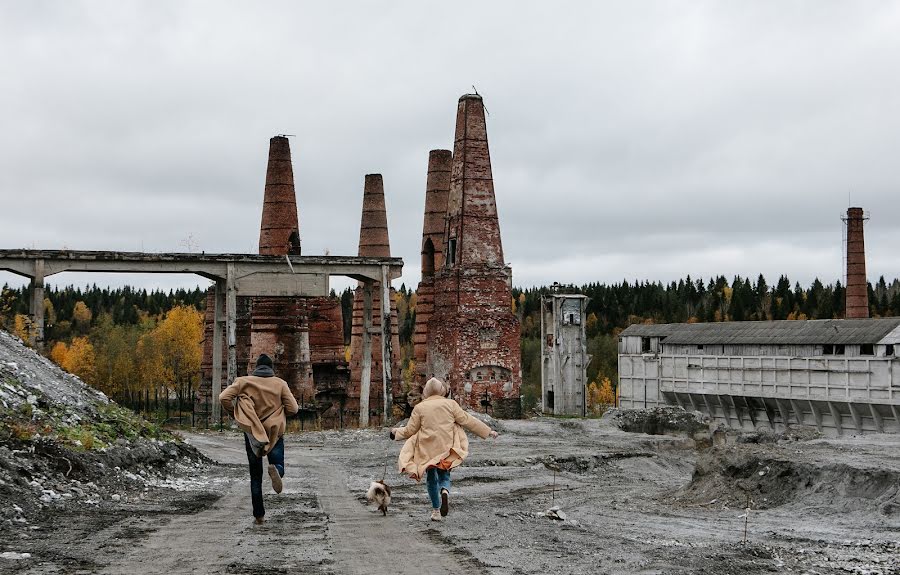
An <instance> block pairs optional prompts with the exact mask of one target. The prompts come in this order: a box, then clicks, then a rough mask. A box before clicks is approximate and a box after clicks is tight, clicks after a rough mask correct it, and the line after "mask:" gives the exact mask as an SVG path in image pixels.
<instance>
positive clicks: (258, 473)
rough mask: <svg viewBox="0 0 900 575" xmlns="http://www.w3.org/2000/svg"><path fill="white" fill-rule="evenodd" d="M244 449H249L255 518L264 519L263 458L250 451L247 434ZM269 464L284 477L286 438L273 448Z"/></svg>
mask: <svg viewBox="0 0 900 575" xmlns="http://www.w3.org/2000/svg"><path fill="white" fill-rule="evenodd" d="M244 447H245V448H246V449H247V462H248V463H249V464H250V499H251V500H252V501H253V516H254V517H262V516H264V515H265V514H266V508H265V506H263V495H262V476H263V466H262V457H257V456H256V454H255V453H253V450H252V449H250V440H249V439H247V434H246V433H245V434H244ZM266 457H267V458H268V459H269V463H271V464H272V465H274V466H275V469H277V470H278V475H280V476H282V477H284V438H283V437H281V438H279V439H278V442H277V443H276V444H275V446H274V447H273V448H272V451H270V452H269V454H268V455H267V456H266Z"/></svg>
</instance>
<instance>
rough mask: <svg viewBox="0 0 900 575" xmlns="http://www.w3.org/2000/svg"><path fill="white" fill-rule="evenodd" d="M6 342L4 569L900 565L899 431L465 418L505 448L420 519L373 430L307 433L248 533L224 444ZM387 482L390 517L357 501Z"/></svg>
mask: <svg viewBox="0 0 900 575" xmlns="http://www.w3.org/2000/svg"><path fill="white" fill-rule="evenodd" d="M4 337H7V338H8V336H5V335H4V334H0V390H2V391H0V406H2V409H3V410H4V411H3V419H2V430H3V431H2V432H3V433H5V434H6V435H4V436H3V441H2V445H0V481H2V482H0V574H7V573H10V574H11V573H17V574H18V573H23V574H37V573H66V574H91V573H114V574H115V573H119V574H121V573H148V574H153V573H159V574H163V573H166V574H168V573H192V574H193V573H197V574H203V573H228V574H264V573H312V574H325V573H334V574H343V573H351V574H352V573H422V572H435V573H491V574H493V573H498V574H545V573H548V574H549V573H573V574H579V573H584V574H588V573H590V574H593V573H640V574H664V573H665V574H667V573H707V574H748V573H773V572H775V573H778V572H780V573H798V574H804V573H805V574H838V573H840V574H846V573H857V574H869V575H876V574H878V575H887V574H896V573H900V491H898V489H900V487H898V486H900V436H897V435H867V436H860V437H843V438H839V439H826V438H822V437H819V436H818V434H817V433H815V432H813V431H810V430H807V429H797V430H789V432H788V433H783V434H768V433H749V434H743V435H735V434H731V433H725V432H724V431H723V430H721V429H711V428H710V426H709V422H708V421H706V420H704V419H703V417H702V416H701V415H700V414H693V413H688V412H684V411H682V410H679V409H677V408H663V409H661V410H654V411H650V412H633V411H617V410H613V411H611V412H609V413H608V414H607V415H605V416H604V417H603V418H602V419H568V418H566V419H563V418H560V419H557V418H543V417H537V418H533V419H529V420H502V421H497V420H494V419H493V418H491V417H489V416H484V415H479V417H483V418H484V419H485V420H486V421H487V422H488V424H489V425H491V426H492V427H494V428H495V429H497V430H498V431H499V432H500V434H501V435H500V437H499V438H498V439H496V440H480V439H478V438H472V439H471V442H470V443H471V444H470V450H471V455H470V457H469V458H468V459H467V461H466V462H465V464H464V465H463V466H462V467H460V468H459V469H456V470H454V472H453V487H452V490H451V513H450V515H449V516H448V517H447V518H446V520H444V521H442V522H431V521H430V520H429V508H430V505H429V503H428V499H427V496H426V493H425V487H424V485H422V484H417V483H415V482H414V481H412V480H410V479H408V478H406V477H402V476H400V475H399V474H398V473H397V471H396V458H397V454H398V453H399V451H400V448H401V443H400V442H391V441H389V440H388V438H387V430H386V429H378V430H376V429H371V430H345V431H308V432H305V433H297V434H291V435H289V436H288V437H287V438H286V455H287V476H286V478H285V490H284V492H283V493H282V494H280V495H275V494H274V493H272V490H271V487H269V486H268V485H267V483H268V480H267V478H265V482H264V491H265V500H266V506H267V516H266V518H267V521H266V523H265V524H264V525H262V526H255V525H253V524H252V518H251V513H250V498H249V488H248V480H247V471H246V456H245V453H244V446H243V442H242V438H241V435H240V434H239V433H237V432H235V431H233V430H227V431H223V432H204V433H190V432H184V433H183V434H182V435H183V439H179V438H177V437H175V436H173V435H170V434H167V433H165V432H163V431H161V430H158V429H156V428H153V427H152V426H148V424H146V423H145V422H143V421H142V420H139V419H137V418H135V417H134V416H133V415H130V414H129V413H128V412H125V411H124V410H120V409H119V408H118V407H116V406H115V405H113V404H111V403H109V402H108V401H107V400H106V399H105V398H104V397H102V396H101V395H100V394H97V392H94V391H92V390H90V389H88V388H85V387H84V386H83V384H81V383H80V382H78V381H77V380H76V379H75V378H72V377H71V376H68V375H66V374H64V373H63V372H61V371H59V370H58V369H57V368H55V367H54V366H52V364H50V363H49V362H46V360H43V359H41V358H40V357H39V356H36V355H35V354H32V353H31V352H29V351H27V350H24V348H22V349H19V348H18V347H16V346H13V345H12V343H14V342H11V341H6V340H4V339H3V338H4ZM23 350H24V351H23ZM10 364H14V365H12V366H11V365H10ZM67 394H68V395H67ZM79 402H80V403H79ZM26 404H27V405H28V406H30V407H23V406H25V405H26ZM65 406H75V407H65ZM107 428H110V429H107ZM76 442H77V443H76ZM87 444H89V445H87ZM382 477H385V479H386V481H387V482H388V484H389V485H390V486H391V487H392V489H393V501H392V503H391V505H390V508H389V511H388V514H387V516H382V515H381V513H379V512H377V511H376V510H375V509H374V506H371V505H368V504H367V503H366V502H365V500H364V493H365V491H366V489H367V488H368V485H369V482H370V481H372V480H374V479H380V478H382Z"/></svg>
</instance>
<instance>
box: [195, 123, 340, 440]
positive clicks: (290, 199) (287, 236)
mask: <svg viewBox="0 0 900 575" xmlns="http://www.w3.org/2000/svg"><path fill="white" fill-rule="evenodd" d="M300 249H301V248H300V226H299V220H298V217H297V199H296V193H295V189H294V172H293V168H292V165H291V150H290V144H289V142H288V139H287V138H286V137H283V136H275V137H273V138H272V139H271V140H270V141H269V160H268V166H267V169H266V183H265V195H264V200H263V210H262V220H261V224H260V233H259V253H260V254H261V255H276V256H284V255H288V254H291V255H300ZM213 297H214V296H213V294H212V290H211V291H210V294H209V295H207V305H206V320H205V339H204V347H203V360H202V363H201V388H200V395H201V397H202V398H203V400H202V401H201V403H202V404H204V405H207V404H208V402H209V401H211V400H213V399H214V398H210V397H209V395H210V388H211V385H210V382H211V379H212V364H213V362H212V337H211V336H212V330H213V325H214V300H213ZM236 323H237V328H236V332H237V337H236V343H237V346H236V347H237V363H238V374H245V373H248V372H249V371H252V369H253V362H254V361H255V358H256V357H257V356H258V355H259V354H260V353H266V354H268V355H270V356H271V357H272V359H273V361H274V362H275V370H276V372H277V373H278V375H279V376H280V377H282V378H283V379H285V380H286V381H287V382H288V385H289V386H290V388H291V391H292V392H293V393H294V395H295V396H296V397H297V400H298V402H299V403H300V406H301V415H306V416H307V417H321V419H322V421H323V422H325V423H326V424H327V425H340V424H341V423H343V419H342V418H343V408H344V405H345V403H346V392H347V385H348V382H349V375H350V371H349V367H348V365H347V361H346V359H345V356H344V333H343V322H342V318H341V306H340V301H338V300H337V299H336V298H332V297H253V298H249V297H239V298H237V322H236ZM227 383H230V382H226V385H227ZM200 409H201V411H209V410H208V409H204V408H203V407H201V408H200Z"/></svg>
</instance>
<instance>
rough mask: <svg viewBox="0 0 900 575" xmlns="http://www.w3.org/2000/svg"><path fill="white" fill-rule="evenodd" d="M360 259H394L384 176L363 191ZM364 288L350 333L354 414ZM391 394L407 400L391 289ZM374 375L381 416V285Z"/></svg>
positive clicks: (373, 396) (372, 391)
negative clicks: (403, 390) (402, 379)
mask: <svg viewBox="0 0 900 575" xmlns="http://www.w3.org/2000/svg"><path fill="white" fill-rule="evenodd" d="M359 255H360V256H361V257H365V256H369V257H385V258H388V257H391V243H390V239H389V238H388V227H387V210H386V209H385V203H384V181H383V180H382V177H381V174H368V175H366V178H365V185H364V187H363V205H362V217H361V219H360V226H359ZM363 305H364V303H363V287H362V285H360V286H358V287H357V288H356V290H355V291H354V293H353V318H352V324H351V325H352V331H351V332H350V386H349V388H348V390H347V399H348V407H349V409H350V411H353V410H356V412H357V413H358V410H359V398H360V384H361V381H362V334H363ZM390 314H391V358H389V361H390V362H391V382H392V385H391V393H392V396H393V397H394V398H395V400H396V399H399V400H403V399H405V397H403V396H404V395H405V394H403V393H402V392H401V383H402V382H401V381H400V337H399V330H398V326H397V305H396V303H395V300H394V290H393V288H392V289H391V309H390ZM372 332H373V335H372V371H371V377H370V378H369V382H370V387H369V409H370V411H372V412H375V413H376V414H380V413H381V412H382V411H383V408H384V401H383V389H382V382H383V381H384V378H383V377H382V363H381V362H382V356H381V335H380V334H381V284H380V282H376V283H375V284H374V286H373V288H372Z"/></svg>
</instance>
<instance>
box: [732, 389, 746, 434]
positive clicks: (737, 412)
mask: <svg viewBox="0 0 900 575" xmlns="http://www.w3.org/2000/svg"><path fill="white" fill-rule="evenodd" d="M728 399H729V400H730V401H731V407H732V408H733V409H734V416H735V417H736V418H737V420H738V425H739V426H740V428H741V429H744V420H743V418H742V417H741V410H740V409H738V406H737V402H736V401H735V400H734V396H733V395H729V396H728Z"/></svg>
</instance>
